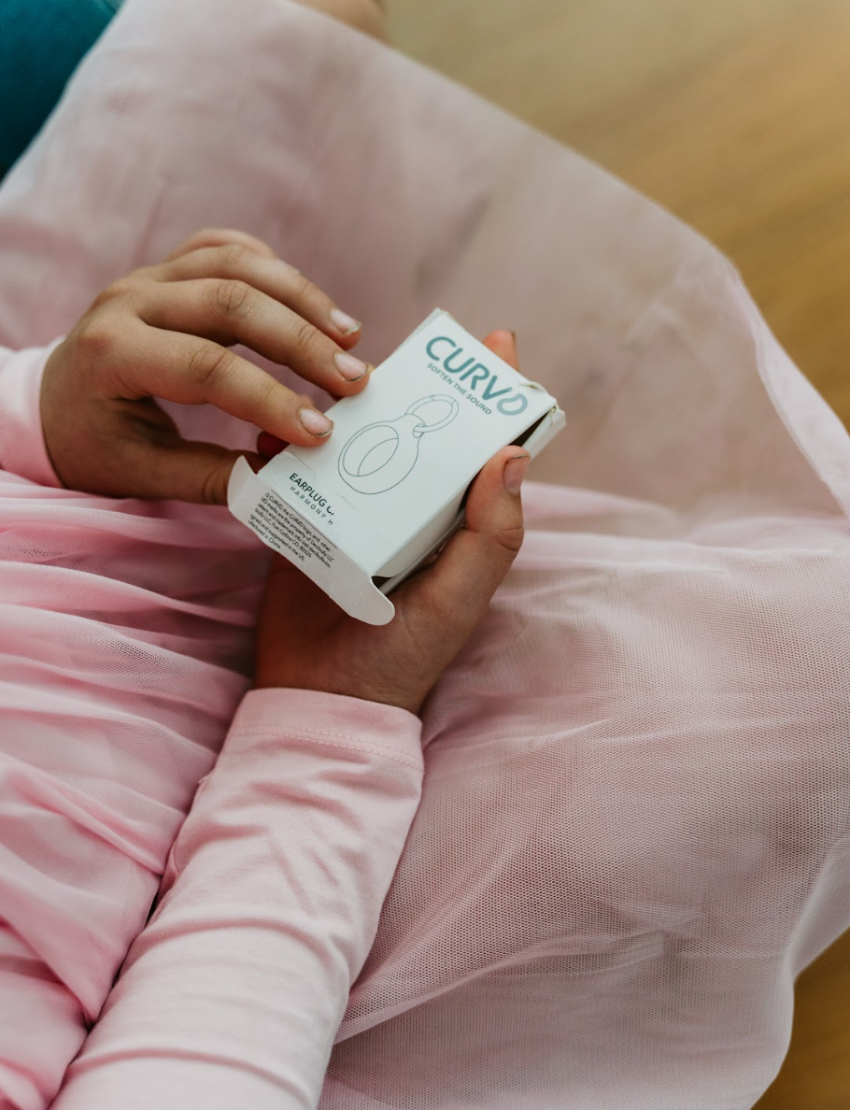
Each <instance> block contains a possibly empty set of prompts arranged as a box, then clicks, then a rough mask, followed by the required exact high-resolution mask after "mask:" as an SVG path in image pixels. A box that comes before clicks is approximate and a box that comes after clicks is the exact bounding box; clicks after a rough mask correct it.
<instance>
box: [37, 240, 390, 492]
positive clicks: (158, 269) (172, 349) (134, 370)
mask: <svg viewBox="0 0 850 1110" xmlns="http://www.w3.org/2000/svg"><path fill="white" fill-rule="evenodd" d="M359 328H360V325H359V324H358V323H357V321H356V320H353V319H352V318H351V317H349V316H346V315H345V314H344V313H341V312H340V311H339V310H338V309H337V308H336V307H335V306H334V304H333V302H332V301H331V300H330V299H329V298H328V297H327V296H326V295H325V294H324V293H323V292H322V291H321V290H319V289H317V288H316V287H315V286H314V285H311V284H310V282H309V281H307V280H306V279H305V278H303V277H302V276H301V275H300V274H299V273H298V271H297V270H295V269H294V268H293V267H291V266H288V265H287V264H286V263H285V262H282V261H281V260H280V259H278V258H276V257H275V255H274V253H273V251H272V250H271V248H270V247H268V246H266V244H265V243H261V242H260V241H259V240H258V239H254V238H253V237H252V236H250V235H245V234H243V233H241V232H236V231H205V232H200V233H199V234H198V235H195V236H193V237H192V238H191V239H189V240H188V241H187V242H185V243H184V244H183V245H182V246H181V247H179V248H178V250H177V251H175V253H174V254H173V255H171V257H170V258H169V259H167V260H166V261H165V262H164V263H162V265H159V266H152V267H150V268H148V269H144V270H137V271H136V272H135V273H133V274H131V275H130V276H129V277H127V278H125V279H123V280H122V281H118V282H116V283H115V284H114V285H112V286H110V287H109V288H108V289H107V290H106V291H105V292H104V293H102V294H101V295H100V296H99V297H98V298H97V300H96V301H95V302H94V304H93V305H92V307H91V308H90V309H89V311H88V312H87V313H86V314H85V316H83V318H82V319H81V320H80V322H79V323H78V324H77V326H76V327H75V328H74V330H73V331H72V332H71V334H70V335H69V336H68V337H67V339H66V340H65V341H64V342H63V343H62V344H61V345H60V346H59V347H57V348H56V350H55V351H54V352H53V354H52V355H51V356H50V358H49V359H48V362H47V365H46V367H45V371H44V379H43V383H42V390H41V419H42V425H43V428H44V438H45V442H46V444H47V450H48V452H49V454H50V458H51V461H52V463H53V466H54V468H55V469H56V473H57V474H58V475H59V478H60V480H61V481H62V482H63V483H64V484H65V485H66V486H68V487H69V488H71V489H78V490H84V491H86V492H89V493H99V494H105V495H107V496H111V497H168V498H178V499H180V500H183V501H200V502H212V503H215V504H222V503H224V502H225V501H226V499H227V482H228V479H229V477H230V471H231V468H232V467H233V464H234V462H235V461H236V459H237V458H238V457H239V455H240V454H242V453H243V452H238V451H227V450H225V449H224V448H223V447H220V446H217V445H216V444H211V443H195V442H187V441H185V440H184V439H183V438H182V437H181V435H180V433H179V432H178V431H177V428H176V427H175V424H174V421H173V420H172V419H171V418H170V417H169V416H167V415H166V413H165V412H164V411H163V410H162V409H161V408H160V406H159V405H158V404H157V402H156V399H155V398H157V397H159V398H163V399H165V400H168V401H178V402H182V403H184V404H188V405H200V404H203V403H205V402H209V403H210V404H213V405H216V406H217V407H218V408H220V409H223V410H224V411H225V412H228V413H230V414H231V415H232V416H236V417H239V418H240V419H241V420H246V421H249V422H251V423H253V424H256V425H257V426H258V427H259V428H261V429H262V430H263V431H264V432H265V433H267V436H268V437H270V438H271V439H272V442H276V441H278V440H285V441H286V442H288V443H293V444H297V445H298V446H299V447H308V446H311V445H314V444H317V443H320V442H321V441H322V440H323V438H325V437H326V436H327V435H328V434H330V431H331V427H332V425H331V422H330V421H329V420H328V419H327V417H326V416H324V414H323V413H321V412H319V411H318V410H317V409H316V408H315V406H314V405H313V402H312V401H311V400H309V399H308V398H305V397H301V396H298V395H297V394H295V393H293V392H292V391H291V390H289V389H287V388H286V387H285V386H283V385H281V384H280V383H279V382H277V381H275V379H274V378H272V377H271V376H270V375H269V374H266V373H265V372H264V371H263V370H261V369H260V368H259V367H258V366H255V365H254V364H253V363H251V362H248V361H247V360H246V359H243V358H240V357H239V356H238V355H237V354H235V353H233V352H232V351H229V350H228V349H227V348H228V346H229V345H231V344H234V343H242V344H245V345H246V346H247V347H249V348H251V349H252V350H254V351H256V352H257V353H258V354H261V355H264V356H266V357H267V358H270V359H272V360H273V361H274V362H277V363H281V364H286V365H287V366H290V367H291V368H292V369H293V370H294V371H295V372H296V373H298V374H300V375H301V377H303V378H306V379H307V380H308V381H311V382H315V383H316V384H317V385H320V386H322V387H323V388H324V389H326V390H328V392H329V393H332V394H333V395H335V396H350V395H351V394H354V393H358V392H360V390H362V389H363V387H364V386H365V385H366V383H367V381H368V377H369V375H368V371H369V369H370V368H369V367H368V366H367V365H366V364H365V363H362V362H360V361H359V360H358V359H356V358H354V356H353V355H349V354H347V353H346V352H347V351H348V349H349V348H351V347H353V346H354V344H355V343H356V342H357V340H358V338H359Z"/></svg>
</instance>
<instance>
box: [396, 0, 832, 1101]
mask: <svg viewBox="0 0 850 1110" xmlns="http://www.w3.org/2000/svg"><path fill="white" fill-rule="evenodd" d="M386 3H387V8H388V11H389V17H390V29H391V37H392V39H393V41H394V42H395V44H396V45H397V46H398V47H400V48H401V49H403V50H404V51H405V52H406V53H408V54H411V55H412V56H413V57H415V58H418V59H419V60H421V61H423V62H425V63H427V64H428V65H431V66H432V67H433V68H435V69H438V70H440V71H442V72H443V73H446V74H447V75H448V76H450V77H453V78H454V79H455V80H458V81H460V82H462V83H463V84H466V85H468V86H470V87H471V88H473V89H475V90H476V91H477V92H480V93H482V94H483V95H484V96H486V97H487V98H488V99H490V100H492V101H494V102H495V103H497V104H500V105H502V106H503V107H505V108H507V109H508V110H509V111H511V112H513V113H514V114H516V115H518V116H520V117H521V118H523V119H525V120H526V121H528V122H529V123H532V124H534V125H535V126H537V127H540V128H541V129H542V130H544V131H547V132H548V133H549V134H551V135H554V136H555V137H556V138H558V139H561V140H562V141H564V142H566V143H568V144H570V145H571V146H573V147H575V148H576V149H578V150H580V151H581V152H582V153H584V154H586V155H588V156H589V157H591V158H593V159H595V160H596V161H598V162H600V163H601V164H602V165H604V166H605V167H606V168H607V169H609V170H612V171H613V172H614V173H616V174H618V175H619V176H620V177H623V178H624V179H625V180H627V181H628V182H629V183H630V184H632V185H634V186H636V187H637V188H638V189H640V190H642V191H643V192H645V193H647V194H649V195H650V196H651V197H652V198H653V199H655V200H657V201H660V202H661V203H662V204H664V205H666V206H667V207H668V208H670V209H671V210H672V211H673V212H675V213H676V214H677V215H678V216H681V217H682V219H684V220H686V221H687V222H688V223H690V224H692V225H693V226H695V227H696V228H697V229H698V230H699V231H701V232H703V234H705V235H707V236H708V237H709V238H710V239H712V240H713V241H714V242H715V243H717V245H718V246H719V247H720V248H721V249H722V250H724V251H725V252H726V253H727V254H728V255H730V256H731V257H732V259H733V260H734V261H735V262H736V263H737V265H738V266H739V268H740V269H741V272H742V273H743V276H744V278H745V280H746V282H747V284H748V285H749V287H750V289H751V291H752V293H753V295H754V296H755V299H756V301H757V302H758V303H759V305H760V307H761V309H762V312H763V313H764V315H765V317H766V318H767V320H768V322H769V323H770V325H771V326H772V328H773V330H774V332H775V333H776V334H777V336H778V337H779V340H780V342H781V343H782V344H783V345H784V346H785V348H786V350H788V352H789V353H790V354H791V357H792V358H793V359H794V361H795V362H796V363H797V365H798V366H799V367H800V368H801V369H802V370H803V372H804V373H805V374H807V375H808V377H809V378H810V379H811V381H812V382H813V383H814V384H815V385H816V387H817V388H818V389H819V390H820V392H821V393H822V394H823V395H824V396H825V397H826V398H827V400H828V401H829V402H830V404H831V405H832V406H833V408H834V409H835V410H836V411H837V412H838V413H839V415H840V416H841V417H842V419H843V420H844V421H845V423H846V424H847V425H848V426H850V371H848V366H850V2H848V0H712V2H711V3H705V4H700V3H695V2H694V0H643V2H640V0H386ZM758 1105H759V1110H849V1108H850V934H848V935H846V936H845V937H844V938H843V940H841V941H839V942H838V944H836V945H835V946H833V948H832V949H830V950H829V951H828V952H827V953H826V954H825V955H824V956H822V957H821V958H820V960H818V961H817V962H816V963H815V964H814V966H813V967H812V968H810V969H809V970H808V971H807V972H806V973H805V974H804V975H803V976H802V978H801V979H800V982H799V984H798V990H797V1013H796V1017H795V1025H794V1035H793V1040H792V1046H791V1052H790V1054H789V1057H788V1060H787V1061H786V1064H785V1067H784V1068H783V1071H782V1073H781V1075H780V1076H779V1079H778V1080H777V1082H776V1083H775V1084H774V1086H773V1087H772V1088H771V1090H770V1091H769V1092H768V1094H767V1095H766V1096H765V1097H764V1098H763V1099H762V1101H761V1102H760V1103H759V1104H758ZM682 1110H688V1108H687V1107H682Z"/></svg>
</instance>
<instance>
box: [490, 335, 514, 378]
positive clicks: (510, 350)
mask: <svg viewBox="0 0 850 1110" xmlns="http://www.w3.org/2000/svg"><path fill="white" fill-rule="evenodd" d="M484 346H485V347H489V349H490V350H491V351H492V352H493V354H494V355H498V356H499V358H500V359H502V360H503V361H504V362H506V363H507V364H508V366H513V368H514V370H519V358H518V357H517V350H516V336H515V335H514V333H513V332H512V331H491V332H490V334H489V335H488V336H487V338H486V339H485V340H484Z"/></svg>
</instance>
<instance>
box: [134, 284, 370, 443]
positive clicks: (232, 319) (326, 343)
mask: <svg viewBox="0 0 850 1110" xmlns="http://www.w3.org/2000/svg"><path fill="white" fill-rule="evenodd" d="M136 311H137V313H138V315H139V316H140V318H141V319H142V320H144V322H145V323H146V324H149V325H150V326H151V327H153V328H158V329H161V330H163V331H171V332H185V333H186V334H189V335H195V336H202V337H203V338H205V339H207V340H211V341H212V342H214V343H217V344H219V345H221V346H230V345H231V344H234V343H242V344H244V345H245V346H246V347H249V348H250V349H251V350H252V351H256V352H257V354H260V355H263V356H265V357H266V358H268V359H271V361H272V362H276V363H278V364H280V365H286V366H289V367H291V368H292V369H293V370H294V371H295V373H296V374H298V375H299V376H300V377H302V378H304V379H306V380H307V381H311V382H314V383H315V384H316V385H318V386H321V388H322V389H325V390H327V391H328V392H329V393H331V394H333V395H335V396H350V395H352V394H355V393H359V392H360V390H362V389H363V388H364V386H365V385H366V383H367V380H368V375H369V371H370V367H369V366H368V365H367V364H366V363H365V362H362V361H361V360H360V359H358V358H356V357H355V356H354V355H352V354H350V353H348V352H347V351H343V350H342V349H341V348H340V347H339V345H338V344H337V343H336V342H335V341H334V340H333V339H331V338H329V337H328V336H327V335H325V334H324V333H323V332H322V331H320V330H319V329H318V328H317V327H315V326H314V325H313V324H311V323H309V322H308V321H307V320H305V319H304V318H303V317H302V316H301V315H300V314H299V313H298V312H296V311H293V310H292V309H291V308H288V307H287V306H286V305H283V304H281V303H280V302H279V301H277V300H275V299H274V298H273V297H270V296H268V295H267V294H265V293H261V292H259V290H257V289H255V288H253V287H252V286H251V285H249V284H247V283H245V282H242V281H238V280H231V279H225V280H218V279H215V278H206V279H203V280H199V281H185V282H173V283H168V284H161V283H158V282H149V283H147V284H146V286H145V288H144V294H143V296H142V297H140V298H139V301H138V304H137V306H136ZM216 403H217V402H216ZM261 426H262V425H261ZM268 430H272V429H268Z"/></svg>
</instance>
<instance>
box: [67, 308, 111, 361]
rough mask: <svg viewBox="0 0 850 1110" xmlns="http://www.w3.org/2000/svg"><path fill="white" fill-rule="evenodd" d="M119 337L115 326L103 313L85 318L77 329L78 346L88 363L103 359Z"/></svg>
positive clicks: (95, 313)
mask: <svg viewBox="0 0 850 1110" xmlns="http://www.w3.org/2000/svg"><path fill="white" fill-rule="evenodd" d="M116 337H117V333H116V329H115V326H114V325H113V324H112V322H111V321H110V320H109V319H108V318H107V317H106V316H105V315H103V314H102V313H98V312H93V313H91V314H90V315H89V316H86V317H84V318H83V319H82V320H81V321H80V323H79V325H78V326H77V328H76V335H75V340H76V346H77V350H78V351H79V352H80V354H81V355H82V357H83V358H84V359H85V360H86V361H90V362H94V361H97V360H98V359H100V358H103V357H104V356H105V355H106V354H108V352H109V351H110V350H111V349H112V348H113V345H114V343H115V340H116Z"/></svg>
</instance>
